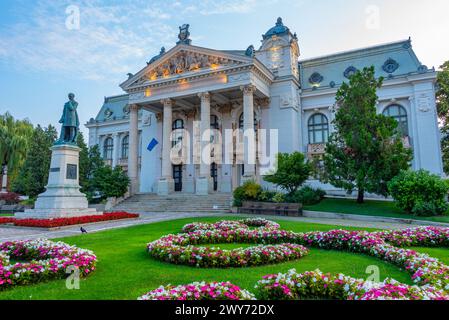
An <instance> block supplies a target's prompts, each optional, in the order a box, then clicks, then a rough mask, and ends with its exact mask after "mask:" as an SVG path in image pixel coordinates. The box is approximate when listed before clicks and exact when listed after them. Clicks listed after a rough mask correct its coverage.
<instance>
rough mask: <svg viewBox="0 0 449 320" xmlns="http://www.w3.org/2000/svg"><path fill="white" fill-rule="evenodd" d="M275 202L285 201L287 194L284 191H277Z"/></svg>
mask: <svg viewBox="0 0 449 320" xmlns="http://www.w3.org/2000/svg"><path fill="white" fill-rule="evenodd" d="M273 202H276V203H282V202H285V195H284V194H283V193H280V192H278V193H276V194H275V195H274V197H273Z"/></svg>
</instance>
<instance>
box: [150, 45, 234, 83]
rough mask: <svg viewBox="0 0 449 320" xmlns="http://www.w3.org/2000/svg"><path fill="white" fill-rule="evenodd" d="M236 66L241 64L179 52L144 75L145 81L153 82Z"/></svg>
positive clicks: (224, 59) (203, 55) (198, 54)
mask: <svg viewBox="0 0 449 320" xmlns="http://www.w3.org/2000/svg"><path fill="white" fill-rule="evenodd" d="M236 64H242V62H241V61H236V60H231V59H226V58H222V57H215V56H209V55H205V54H201V53H195V52H180V53H179V54H177V55H175V56H174V57H172V58H170V59H167V60H165V61H163V62H161V63H160V64H159V65H158V66H157V67H156V68H154V69H151V70H150V71H149V72H148V73H147V75H146V77H147V79H146V80H150V81H154V80H157V79H161V78H168V77H170V76H174V75H178V74H181V73H186V72H194V71H198V70H201V69H216V68H219V67H223V66H229V65H236Z"/></svg>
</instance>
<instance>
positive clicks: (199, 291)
mask: <svg viewBox="0 0 449 320" xmlns="http://www.w3.org/2000/svg"><path fill="white" fill-rule="evenodd" d="M138 300H255V297H254V295H253V294H252V293H250V292H248V291H246V290H242V289H240V288H239V287H237V286H236V285H233V284H232V283H230V282H212V283H205V282H194V283H191V284H188V285H180V286H177V287H175V286H166V287H163V286H161V287H160V288H158V289H156V290H153V291H150V292H148V293H147V294H145V295H143V296H141V297H140V298H139V299H138Z"/></svg>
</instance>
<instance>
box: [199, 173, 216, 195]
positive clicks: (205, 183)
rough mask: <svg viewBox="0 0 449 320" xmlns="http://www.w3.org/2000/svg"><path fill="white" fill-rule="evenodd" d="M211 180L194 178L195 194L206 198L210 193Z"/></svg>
mask: <svg viewBox="0 0 449 320" xmlns="http://www.w3.org/2000/svg"><path fill="white" fill-rule="evenodd" d="M212 188H213V185H212V179H211V178H208V177H198V178H196V194H197V195H199V196H206V195H208V194H209V193H211V192H212Z"/></svg>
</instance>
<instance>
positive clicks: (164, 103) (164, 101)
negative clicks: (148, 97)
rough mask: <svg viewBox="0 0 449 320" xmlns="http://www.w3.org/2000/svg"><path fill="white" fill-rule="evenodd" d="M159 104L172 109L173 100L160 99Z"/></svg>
mask: <svg viewBox="0 0 449 320" xmlns="http://www.w3.org/2000/svg"><path fill="white" fill-rule="evenodd" d="M161 103H162V104H163V105H164V107H173V105H174V101H173V99H170V98H167V99H162V100H161Z"/></svg>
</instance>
